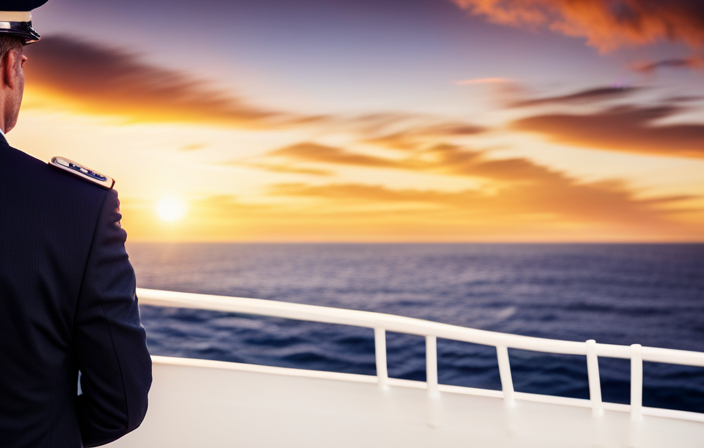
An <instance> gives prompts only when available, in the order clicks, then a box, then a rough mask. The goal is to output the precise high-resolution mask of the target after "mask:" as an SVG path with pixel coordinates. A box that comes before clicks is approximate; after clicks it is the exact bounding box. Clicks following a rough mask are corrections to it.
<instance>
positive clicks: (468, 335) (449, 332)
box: [137, 288, 704, 422]
mask: <svg viewBox="0 0 704 448" xmlns="http://www.w3.org/2000/svg"><path fill="white" fill-rule="evenodd" d="M137 295H138V297H139V301H140V304H142V305H152V306H164V307H177V308H196V309H204V310H214V311H225V312H232V313H242V314H255V315H261V316H271V317H281V318H287V319H296V320H304V321H312V322H323V323H329V324H341V325H352V326H356V327H366V328H372V329H374V340H375V357H376V372H377V375H376V376H377V381H378V384H379V387H380V388H381V389H387V388H388V387H389V377H388V371H387V363H386V331H394V332H398V333H406V334H414V335H419V336H424V337H425V343H426V382H427V390H428V395H429V397H430V398H436V397H438V396H439V389H438V367H437V338H444V339H451V340H455V341H462V342H470V343H473V344H481V345H488V346H493V347H496V354H497V359H498V364H499V375H500V378H501V389H502V392H501V396H502V397H503V400H504V402H505V404H506V405H507V406H513V404H514V402H515V398H516V393H514V389H513V380H512V379H511V365H510V361H509V356H508V349H509V348H514V349H521V350H532V351H537V352H544V353H555V354H564V355H583V356H586V361H587V372H588V379H589V396H590V404H591V408H592V412H593V415H594V416H600V415H602V414H603V412H604V403H602V400H601V383H600V380H599V363H598V358H599V357H600V356H601V357H608V358H621V359H630V360H631V404H630V406H625V407H626V408H628V410H629V411H630V414H631V420H633V421H638V420H640V419H641V418H642V416H643V415H644V414H645V415H653V416H659V417H670V418H680V419H687V420H697V421H702V422H704V414H697V413H690V412H682V411H674V410H668V409H656V408H645V409H644V408H643V400H642V398H643V361H650V362H660V363H668V364H679V365H686V366H696V367H704V353H699V352H692V351H685V350H673V349H664V348H653V347H642V346H641V345H640V344H633V345H631V346H623V345H613V344H600V343H597V342H595V341H594V340H589V341H586V342H574V341H560V340H553V339H545V338H535V337H528V336H519V335H513V334H505V333H497V332H492V331H485V330H476V329H472V328H465V327H459V326H455V325H448V324H442V323H437V322H430V321H425V320H421V319H414V318H410V317H402V316H394V315H390V314H382V313H374V312H369V311H356V310H345V309H339V308H328V307H322V306H313V305H303V304H298V303H286V302H276V301H271V300H261V299H247V298H241V297H228V296H215V295H206V294H191V293H182V292H171V291H159V290H152V289H141V288H140V289H138V290H137ZM519 395H520V397H521V399H529V400H531V401H538V402H545V403H562V404H567V405H575V403H576V402H579V401H583V400H577V401H576V400H574V399H570V398H562V397H553V396H548V395H536V394H519ZM607 405H609V407H610V408H611V409H614V410H623V408H624V406H623V405H616V404H612V403H607Z"/></svg>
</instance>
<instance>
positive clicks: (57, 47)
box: [26, 36, 319, 128]
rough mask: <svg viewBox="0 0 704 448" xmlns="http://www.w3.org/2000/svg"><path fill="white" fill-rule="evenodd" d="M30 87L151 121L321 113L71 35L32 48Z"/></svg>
mask: <svg viewBox="0 0 704 448" xmlns="http://www.w3.org/2000/svg"><path fill="white" fill-rule="evenodd" d="M27 53H28V55H29V57H30V61H29V63H28V64H27V65H26V73H27V88H28V89H35V90H38V91H40V92H41V93H43V94H44V96H45V97H50V98H51V97H55V98H57V99H58V100H59V101H61V102H62V103H63V104H64V105H65V106H71V105H73V106H74V107H76V108H78V109H80V110H82V111H85V112H88V113H99V114H106V115H119V116H125V117H128V118H130V119H134V120H138V121H146V122H161V121H177V122H199V123H209V124H217V125H228V126H239V127H245V128H269V127H272V126H286V125H291V124H300V123H302V122H306V121H310V120H314V121H315V120H318V119H319V118H318V117H304V116H297V115H294V114H285V113H282V112H278V111H272V110H267V109H264V108H259V107H256V106H252V105H250V104H248V103H246V102H245V101H243V100H242V99H241V98H238V97H235V96H232V95H231V94H229V93H228V92H225V91H223V90H217V89H213V88H212V87H211V86H210V84H208V83H207V82H205V81H200V80H196V79H193V78H191V77H189V76H188V75H186V74H184V73H181V72H179V71H175V70H170V69H165V68H161V67H157V66H154V65H150V64H148V63H145V62H142V61H141V60H140V59H139V58H138V57H137V56H135V55H134V54H131V53H127V52H124V51H121V50H118V49H113V48H106V47H102V46H99V45H97V44H94V43H89V42H86V41H81V40H77V39H73V38H68V37H53V36H49V37H45V38H43V39H42V43H41V45H33V46H31V47H28V48H27Z"/></svg>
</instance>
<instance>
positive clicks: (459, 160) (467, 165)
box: [264, 142, 567, 184]
mask: <svg viewBox="0 0 704 448" xmlns="http://www.w3.org/2000/svg"><path fill="white" fill-rule="evenodd" d="M486 156H487V154H486V152H485V151H479V150H472V149H468V148H465V147H463V146H459V145H453V144H448V143H442V144H436V145H433V146H429V147H427V148H424V149H422V150H418V151H415V152H414V153H412V154H411V155H410V156H408V157H404V158H385V157H380V156H372V155H367V154H360V153H355V152H353V151H350V150H346V149H342V148H336V147H332V146H326V145H320V144H317V143H311V142H305V143H300V144H296V145H291V146H287V147H285V148H281V149H277V150H274V151H271V152H269V153H267V154H266V155H265V156H264V159H265V160H269V159H271V158H274V159H284V160H287V161H290V162H309V163H315V164H327V165H340V166H359V167H366V168H378V169H398V170H407V171H415V172H425V173H434V174H442V175H455V176H466V177H474V178H482V179H487V180H491V181H495V182H501V183H505V182H509V183H512V184H517V183H524V182H536V181H543V182H544V181H547V180H555V179H559V180H565V179H567V177H566V176H564V175H563V174H561V173H559V172H557V171H553V170H551V169H549V168H546V167H545V166H542V165H539V164H537V163H535V162H532V161H530V160H528V159H524V158H508V159H491V158H487V157H486Z"/></svg>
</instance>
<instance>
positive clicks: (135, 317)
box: [74, 190, 152, 446]
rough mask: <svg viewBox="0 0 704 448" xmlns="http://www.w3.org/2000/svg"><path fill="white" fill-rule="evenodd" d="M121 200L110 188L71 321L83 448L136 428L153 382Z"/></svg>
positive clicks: (106, 441) (145, 406)
mask: <svg viewBox="0 0 704 448" xmlns="http://www.w3.org/2000/svg"><path fill="white" fill-rule="evenodd" d="M119 204H120V202H119V200H118V198H117V192H116V191H114V190H109V191H108V192H107V194H106V196H105V199H104V202H103V205H102V208H101V210H100V214H99V217H98V221H97V225H96V228H95V232H94V235H93V242H92V245H91V249H90V253H89V255H88V261H87V265H86V269H85V271H84V278H83V283H82V286H81V292H80V294H79V298H78V303H77V309H76V318H75V321H74V325H75V326H74V329H75V332H74V337H75V341H74V346H75V349H76V359H77V363H78V369H79V370H80V371H81V379H80V382H81V383H80V385H81V390H82V395H79V396H78V416H79V421H80V424H81V434H82V437H83V443H84V445H85V446H98V445H103V444H105V443H109V442H112V441H113V440H116V439H118V438H120V437H122V436H123V435H125V434H127V433H128V432H130V431H132V430H134V429H135V428H137V427H138V426H139V425H140V424H141V423H142V420H143V419H144V416H145V414H146V412H147V394H148V392H149V388H150V386H151V381H152V370H151V368H152V366H151V358H150V357H149V352H148V351H147V345H146V333H145V331H144V327H143V326H142V324H141V322H140V317H139V308H138V306H137V296H136V292H135V288H136V281H135V276H134V270H133V269H132V265H131V264H130V262H129V259H128V256H127V252H126V251H125V240H126V239H127V234H126V232H125V231H124V230H123V229H122V227H121V225H120V219H121V218H122V215H120V210H119Z"/></svg>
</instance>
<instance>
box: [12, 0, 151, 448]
mask: <svg viewBox="0 0 704 448" xmlns="http://www.w3.org/2000/svg"><path fill="white" fill-rule="evenodd" d="M46 1H47V0H32V1H19V0H16V1H3V0H0V10H2V11H0V131H1V135H0V447H2V448H19V447H27V448H30V447H31V448H43V447H52V448H78V447H82V446H98V445H102V444H105V443H108V442H111V441H113V440H115V439H117V438H119V437H121V436H123V435H124V434H126V433H128V432H130V431H132V430H133V429H135V428H137V427H138V426H139V425H140V423H141V422H142V420H143V419H144V416H145V414H146V410H147V393H148V391H149V387H150V385H151V360H150V357H149V353H148V352H147V347H146V339H145V332H144V328H143V327H142V325H141V323H140V318H139V310H138V307H137V298H136V296H135V277H134V271H133V270H132V266H131V265H130V262H129V260H128V257H127V253H126V252H125V246H124V243H125V239H126V233H125V231H124V230H123V229H122V228H121V227H120V219H121V215H120V211H119V201H118V199H117V193H116V192H115V190H113V189H112V180H111V179H109V178H108V177H107V176H103V175H101V174H99V173H96V172H94V171H91V170H88V169H86V168H84V167H81V166H80V165H78V164H75V163H73V162H70V161H68V160H66V159H55V161H54V165H55V166H54V165H52V164H47V163H44V162H41V161H39V160H37V159H35V158H33V157H31V156H29V155H27V154H25V153H23V152H21V151H19V150H17V149H14V148H12V147H10V146H9V145H8V143H7V141H6V140H5V134H6V133H7V132H9V131H10V130H11V129H12V128H13V127H14V125H15V123H16V122H17V116H18V114H19V108H20V103H21V101H22V94H23V90H24V74H23V69H22V67H23V65H24V64H25V62H26V61H27V58H26V57H25V56H24V55H23V46H24V45H26V44H28V43H32V42H36V41H37V40H39V35H38V34H37V33H36V32H35V31H34V30H33V29H32V26H31V21H30V13H29V11H31V10H32V9H34V8H36V7H38V6H40V5H42V4H44V3H46ZM40 45H41V44H40ZM79 371H80V372H81V376H80V389H81V394H80V395H78V385H77V378H78V372H79Z"/></svg>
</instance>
